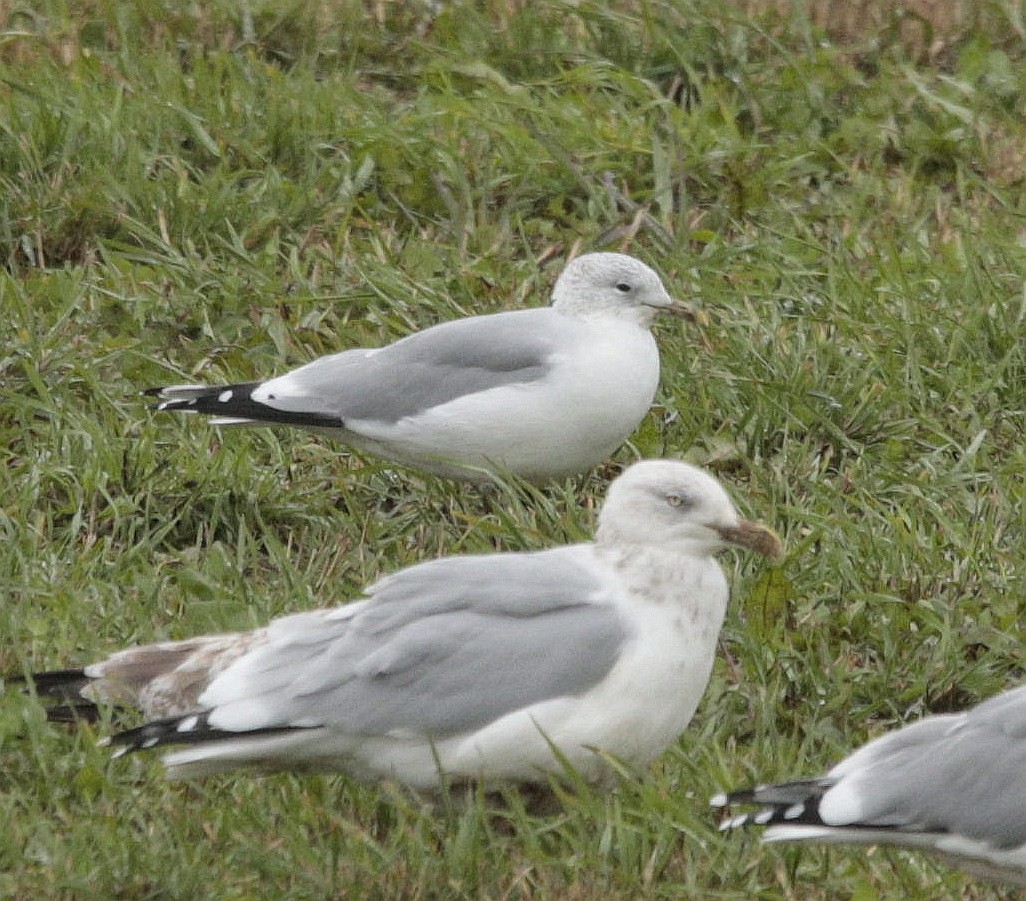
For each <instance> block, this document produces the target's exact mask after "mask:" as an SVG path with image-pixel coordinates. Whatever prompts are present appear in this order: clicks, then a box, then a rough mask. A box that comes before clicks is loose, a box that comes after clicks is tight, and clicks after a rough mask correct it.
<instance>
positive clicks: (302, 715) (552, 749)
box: [35, 460, 781, 790]
mask: <svg viewBox="0 0 1026 901" xmlns="http://www.w3.org/2000/svg"><path fill="white" fill-rule="evenodd" d="M732 545H736V546H740V547H746V548H750V549H752V550H754V551H757V552H759V553H761V554H764V555H767V556H769V557H774V558H775V557H777V556H778V555H779V554H780V552H781V544H780V540H779V539H778V538H777V536H776V535H775V534H774V533H773V532H772V531H771V530H770V529H769V528H768V527H766V526H764V525H762V524H760V523H757V522H753V521H750V520H745V519H742V518H741V517H740V516H739V515H738V513H737V511H736V509H735V507H734V505H733V503H731V501H730V499H729V497H728V496H727V493H726V492H725V491H724V489H723V487H722V486H721V485H720V483H719V482H718V481H717V480H716V479H715V478H713V477H712V476H711V475H710V474H708V473H707V472H705V471H704V470H701V469H698V468H696V467H694V466H690V465H688V464H685V463H680V462H672V461H655V460H653V461H643V462H640V463H636V464H634V465H633V466H631V467H629V468H628V469H627V470H626V471H625V472H624V473H623V475H621V476H620V477H619V478H617V479H616V480H614V481H613V483H612V484H611V485H610V487H609V491H608V495H607V497H606V500H605V503H604V505H603V507H602V510H601V513H600V515H599V518H598V525H597V529H596V535H595V540H594V541H593V542H588V543H582V544H576V545H568V546H563V547H558V548H552V549H549V550H544V551H538V552H532V553H497V554H486V555H476V556H475V555H466V556H455V557H443V558H440V559H437V560H433V561H429V562H425V563H421V564H418V565H415V566H412V567H409V568H407V569H403V570H401V571H399V572H396V573H394V574H392V575H390V576H387V577H385V578H383V579H381V580H380V581H378V582H376V583H375V584H373V585H371V586H370V587H369V588H367V589H366V592H365V597H364V599H362V600H358V601H354V602H352V603H348V604H343V605H341V606H338V607H335V608H331V609H322V610H316V611H311V612H306V613H297V614H294V615H291V616H286V617H283V618H280V619H276V620H274V621H272V622H271V623H270V624H269V625H268V626H266V627H264V628H260V629H256V630H255V631H252V632H244V633H234V634H225V635H211V636H202V637H199V638H194V639H187V640H184V641H177V642H168V643H162V644H153V645H148V646H142V647H136V648H132V649H129V650H126V651H122V652H120V653H116V654H114V655H113V656H111V657H108V658H107V659H106V660H103V661H102V662H99V663H94V664H92V665H91V666H87V667H85V669H84V670H77V671H75V670H69V671H63V672H60V673H56V674H41V675H40V676H37V677H35V678H36V685H37V691H39V693H40V694H46V695H49V696H50V697H51V698H56V699H58V701H59V702H60V703H59V704H58V709H59V710H62V711H63V715H64V716H67V714H68V712H69V708H70V709H71V712H74V708H75V707H76V706H78V705H89V704H92V703H100V704H104V703H113V704H119V705H128V706H135V707H138V708H140V709H141V710H142V711H143V713H144V715H145V716H147V717H150V718H156V719H154V720H153V721H152V722H149V723H147V724H145V725H143V726H140V727H138V728H135V729H131V730H129V731H126V732H123V733H121V734H118V735H114V736H113V737H112V738H111V739H110V743H111V744H112V745H113V746H115V747H116V748H117V749H118V751H119V752H120V753H127V752H129V751H136V750H141V749H147V748H155V747H162V746H173V745H180V747H179V748H177V749H174V750H172V751H171V752H170V753H168V754H166V756H165V758H164V761H165V763H166V765H167V772H168V775H169V777H171V778H176V777H177V778H192V777H202V776H206V775H208V774H211V773H217V772H221V771H225V770H232V769H238V768H243V769H255V770H262V771H273V770H282V769H291V770H299V771H342V772H346V773H348V774H350V775H351V776H353V777H355V778H357V779H360V780H363V781H375V780H379V779H392V780H395V781H397V782H399V783H403V784H406V785H409V786H411V787H413V788H415V789H422V790H430V789H436V788H438V787H439V786H440V785H442V784H449V783H451V782H462V781H468V780H474V781H482V782H484V783H485V784H491V783H495V782H504V783H531V782H545V781H546V780H547V778H548V777H547V774H549V773H559V772H561V771H562V769H563V763H562V762H561V759H562V760H565V761H567V762H569V763H570V764H571V765H572V766H573V767H574V768H575V769H576V770H577V771H578V772H579V773H580V774H581V775H582V776H583V777H584V778H586V779H588V780H591V781H594V782H597V783H604V782H606V781H607V780H608V778H609V776H610V774H611V770H610V769H609V768H608V763H609V758H608V757H607V755H612V756H613V757H615V758H618V759H620V760H622V761H625V762H628V763H630V764H634V765H644V764H646V763H648V762H649V761H651V760H652V759H653V758H655V757H656V756H658V755H659V754H660V753H661V752H662V751H663V750H665V749H666V748H667V746H669V745H670V744H671V743H672V742H673V741H674V740H675V739H676V738H677V737H678V736H679V735H680V734H681V732H683V731H684V729H685V727H686V726H687V725H688V722H689V721H690V720H691V717H692V715H693V714H694V712H695V709H696V707H697V705H698V703H699V700H700V698H701V697H702V694H703V692H704V691H705V687H706V684H707V682H708V679H709V674H710V670H711V668H712V665H713V659H714V655H715V650H716V643H717V637H718V635H719V631H720V626H721V624H722V622H723V617H724V611H725V609H726V606H727V600H728V588H727V581H726V577H725V575H724V573H723V570H722V568H721V567H720V565H719V564H718V563H717V561H716V560H715V558H714V555H715V554H716V553H717V552H718V551H720V550H722V549H724V548H725V547H728V546H732Z"/></svg>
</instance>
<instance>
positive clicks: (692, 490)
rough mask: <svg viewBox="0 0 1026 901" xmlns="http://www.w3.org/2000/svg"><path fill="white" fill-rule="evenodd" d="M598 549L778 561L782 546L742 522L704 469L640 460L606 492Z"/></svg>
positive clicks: (768, 534) (762, 527)
mask: <svg viewBox="0 0 1026 901" xmlns="http://www.w3.org/2000/svg"><path fill="white" fill-rule="evenodd" d="M596 538H597V540H598V542H599V543H607V542H615V543H623V544H635V545H638V544H658V545H662V546H665V547H667V548H668V549H671V548H674V547H685V548H688V549H689V550H690V551H691V552H692V553H696V554H704V555H711V554H714V553H715V552H716V551H718V550H721V549H722V548H724V547H728V546H730V545H737V546H739V547H746V548H749V549H751V550H753V551H756V552H757V553H760V554H763V555H764V556H766V557H769V558H771V559H774V560H775V559H778V558H779V557H780V556H781V555H782V553H783V545H782V544H781V542H780V539H779V538H778V537H777V535H776V533H775V532H774V531H773V530H772V529H770V528H769V527H768V526H765V525H763V524H762V523H759V522H753V521H752V520H747V519H742V518H741V516H740V515H739V514H738V512H737V509H736V508H735V507H734V504H733V502H732V501H731V500H730V498H729V497H728V495H727V492H726V491H724V489H723V486H722V485H721V484H720V483H719V482H718V481H717V480H716V479H715V478H713V476H711V475H710V474H709V473H708V472H706V471H705V470H704V469H699V468H698V467H697V466H691V465H690V464H688V463H681V462H677V461H674V460H643V461H641V462H640V463H635V464H634V465H633V466H631V467H629V468H628V469H627V470H625V471H624V473H623V474H622V475H621V476H620V477H619V478H618V479H616V480H614V481H613V483H612V484H611V485H610V486H609V491H608V493H607V494H606V501H605V503H604V504H603V505H602V512H601V513H600V514H599V522H598V530H597V535H596Z"/></svg>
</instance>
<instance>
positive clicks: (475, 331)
mask: <svg viewBox="0 0 1026 901" xmlns="http://www.w3.org/2000/svg"><path fill="white" fill-rule="evenodd" d="M570 329H572V322H571V321H570V320H568V319H567V318H566V317H564V316H561V315H560V314H559V313H556V312H555V311H554V310H552V309H549V308H543V309H536V310H519V311H515V312H510V313H499V314H496V315H494V316H477V317H473V318H470V319H459V320H454V321H452V322H445V323H442V324H440V325H437V326H434V327H433V328H429V329H425V330H424V331H422V332H417V333H416V334H413V335H410V336H409V337H408V338H403V339H402V340H400V341H397V342H395V343H394V344H390V345H388V346H387V347H382V348H380V349H375V350H351V351H345V352H343V353H340V354H334V355H332V356H328V357H322V358H320V359H319V360H314V361H313V362H312V363H308V364H307V365H306V366H302V367H300V368H299V369H296V370H293V371H292V372H290V373H286V374H285V375H282V376H279V377H278V378H275V379H270V380H269V381H267V382H265V383H264V384H263V385H261V386H260V387H259V388H258V389H256V390H255V391H254V392H253V399H254V401H257V402H258V403H261V404H264V405H266V406H268V407H271V408H274V409H279V410H287V411H290V412H293V413H301V414H306V415H320V416H330V417H336V418H340V419H341V420H342V422H343V423H345V422H347V421H349V420H370V421H375V422H386V423H393V422H397V421H399V420H401V419H403V418H405V417H408V416H414V415H416V414H418V413H420V412H422V411H424V410H427V409H430V408H432V407H436V406H439V405H441V404H445V403H448V402H449V401H451V400H454V399H456V398H458V397H462V396H464V395H469V394H475V393H478V392H481V391H487V390H490V389H492V388H499V387H503V386H508V385H514V384H520V383H525V382H531V381H534V380H537V379H540V378H543V377H544V376H545V374H546V373H547V372H548V371H549V370H550V368H551V366H552V363H553V359H554V355H555V354H557V353H559V352H560V346H561V345H560V340H559V339H560V336H563V337H564V338H568V337H569V330H570ZM562 346H564V347H565V346H566V345H565V343H564V344H563V345H562Z"/></svg>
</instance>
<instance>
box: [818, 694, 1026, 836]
mask: <svg viewBox="0 0 1026 901" xmlns="http://www.w3.org/2000/svg"><path fill="white" fill-rule="evenodd" d="M1024 737H1026V692H1023V691H1022V690H1020V689H1017V690H1016V691H1014V692H1009V693H1007V694H1006V695H1000V696H998V697H997V698H994V699H992V700H991V701H988V702H987V703H986V704H983V705H981V706H980V707H977V708H974V709H972V710H970V711H968V712H967V713H965V714H962V715H958V716H937V717H928V718H927V719H925V720H922V721H920V722H919V723H915V724H913V725H912V726H908V727H906V728H905V729H901V730H899V731H897V732H894V733H891V734H890V735H887V736H884V737H883V738H881V739H878V740H877V743H878V745H877V747H875V748H874V747H873V746H871V745H867V746H866V747H865V748H863V749H861V751H859V752H856V754H857V755H858V754H865V752H867V751H872V752H873V753H872V755H868V754H866V755H865V756H866V759H865V760H864V761H862V762H861V763H860V761H859V760H858V758H857V756H856V755H853V756H852V757H851V758H848V760H846V761H844V762H842V764H840V765H839V766H838V767H836V768H835V770H834V771H833V772H832V773H831V775H836V774H837V773H838V772H841V773H842V774H844V773H845V772H846V771H848V772H851V771H852V770H854V772H851V775H850V777H849V778H854V779H855V780H856V782H857V790H858V792H859V795H860V798H861V800H862V803H863V805H864V811H863V814H862V816H861V817H860V821H861V822H862V823H865V824H878V825H884V826H894V827H898V828H904V829H910V830H915V831H926V832H951V833H956V834H958V835H964V836H967V837H969V838H972V839H976V840H979V841H983V842H986V843H988V844H990V845H992V846H994V847H997V848H1008V847H1016V846H1018V845H1021V844H1023V843H1024V842H1026V807H1024V806H1023V801H1022V799H1023V797H1024V796H1026V741H1024ZM874 744H876V743H874ZM853 764H857V767H853Z"/></svg>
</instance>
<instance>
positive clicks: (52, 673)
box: [4, 669, 92, 700]
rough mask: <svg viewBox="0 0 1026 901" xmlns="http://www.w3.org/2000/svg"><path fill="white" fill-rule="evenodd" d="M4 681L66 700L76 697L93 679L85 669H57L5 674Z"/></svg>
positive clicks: (38, 693)
mask: <svg viewBox="0 0 1026 901" xmlns="http://www.w3.org/2000/svg"><path fill="white" fill-rule="evenodd" d="M4 681H5V682H7V683H9V684H11V685H19V686H21V689H22V690H23V691H29V690H33V691H35V693H36V694H37V695H39V696H40V697H46V698H56V699H57V700H65V699H68V698H75V697H76V696H77V695H78V692H79V691H81V690H82V689H83V688H85V687H86V686H87V685H88V684H89V683H90V682H91V681H92V680H91V679H90V678H89V677H88V676H87V675H86V674H85V670H84V669H55V670H48V671H46V672H42V673H31V674H29V675H27V676H26V675H11V676H4Z"/></svg>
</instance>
